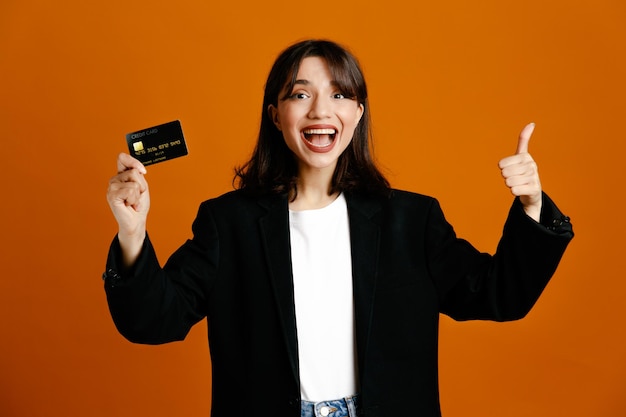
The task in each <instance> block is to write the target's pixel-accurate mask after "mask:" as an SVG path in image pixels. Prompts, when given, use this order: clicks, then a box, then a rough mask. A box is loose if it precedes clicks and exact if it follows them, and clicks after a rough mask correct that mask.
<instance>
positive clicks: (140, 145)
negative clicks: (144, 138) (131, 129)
mask: <svg viewBox="0 0 626 417" xmlns="http://www.w3.org/2000/svg"><path fill="white" fill-rule="evenodd" d="M133 149H134V150H135V152H138V151H143V142H141V141H139V142H135V143H133Z"/></svg>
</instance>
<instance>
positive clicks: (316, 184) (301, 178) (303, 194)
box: [289, 169, 339, 210]
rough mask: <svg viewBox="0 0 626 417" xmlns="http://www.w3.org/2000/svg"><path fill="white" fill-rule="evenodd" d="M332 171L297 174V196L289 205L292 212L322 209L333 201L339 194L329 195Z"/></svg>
mask: <svg viewBox="0 0 626 417" xmlns="http://www.w3.org/2000/svg"><path fill="white" fill-rule="evenodd" d="M333 173H334V170H332V171H331V170H328V169H325V170H315V171H307V172H302V171H300V172H299V173H298V183H297V186H298V194H297V195H296V198H295V200H293V201H292V202H290V203H289V208H290V209H292V210H313V209H318V208H323V207H326V206H327V205H329V204H330V203H332V202H333V201H335V199H336V198H337V196H338V195H339V193H332V194H330V186H331V181H332V175H333Z"/></svg>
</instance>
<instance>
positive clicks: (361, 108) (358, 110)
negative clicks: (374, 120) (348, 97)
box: [355, 103, 365, 125]
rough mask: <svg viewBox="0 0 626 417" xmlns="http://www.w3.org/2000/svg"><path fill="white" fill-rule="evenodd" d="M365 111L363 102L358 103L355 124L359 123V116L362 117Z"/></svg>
mask: <svg viewBox="0 0 626 417" xmlns="http://www.w3.org/2000/svg"><path fill="white" fill-rule="evenodd" d="M364 112H365V106H363V103H359V108H358V109H357V113H356V123H355V124H357V125H358V124H359V122H360V121H361V118H362V117H363V113H364Z"/></svg>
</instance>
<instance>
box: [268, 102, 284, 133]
mask: <svg viewBox="0 0 626 417" xmlns="http://www.w3.org/2000/svg"><path fill="white" fill-rule="evenodd" d="M267 114H268V115H269V116H270V119H271V120H272V122H274V126H276V129H278V130H280V131H282V128H281V127H280V118H279V117H278V109H277V108H276V106H274V105H273V104H270V105H269V106H267Z"/></svg>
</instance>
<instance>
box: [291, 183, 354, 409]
mask: <svg viewBox="0 0 626 417" xmlns="http://www.w3.org/2000/svg"><path fill="white" fill-rule="evenodd" d="M289 228H290V229H289V230H290V233H291V257H292V267H293V280H294V296H295V306H296V323H297V330H298V349H299V352H298V354H299V358H300V383H301V395H302V398H303V399H304V400H307V401H324V400H333V399H338V398H343V397H347V396H351V395H354V394H357V366H356V350H355V349H356V344H355V330H354V301H353V293H352V261H351V260H352V257H351V253H350V229H349V225H348V208H347V205H346V200H345V197H344V196H343V194H340V195H339V197H338V198H337V199H336V200H335V201H333V202H332V203H331V204H330V205H328V206H326V207H324V208H321V209H316V210H303V211H292V210H290V211H289Z"/></svg>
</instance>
